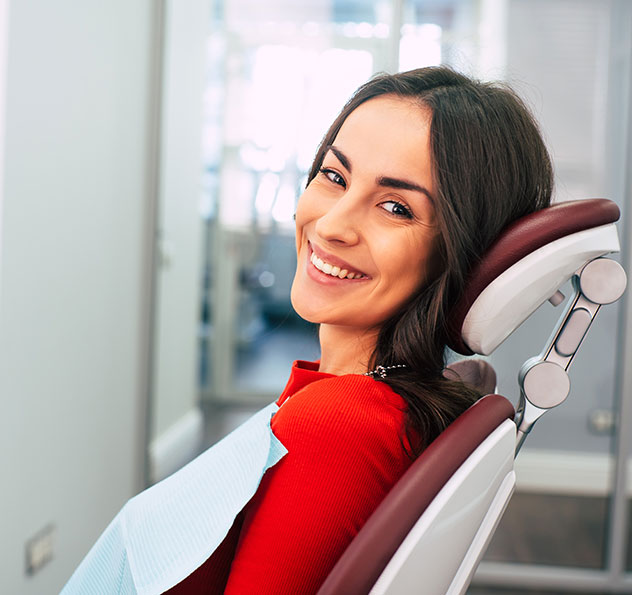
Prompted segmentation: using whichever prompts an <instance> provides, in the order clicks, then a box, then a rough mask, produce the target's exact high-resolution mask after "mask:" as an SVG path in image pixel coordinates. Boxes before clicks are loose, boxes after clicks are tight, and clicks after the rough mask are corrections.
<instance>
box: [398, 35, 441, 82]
mask: <svg viewBox="0 0 632 595" xmlns="http://www.w3.org/2000/svg"><path fill="white" fill-rule="evenodd" d="M439 64H441V27H439V25H432V24H425V25H405V26H404V27H402V38H401V40H400V42H399V70H400V71H401V70H411V69H413V68H420V67H422V66H437V65H439Z"/></svg>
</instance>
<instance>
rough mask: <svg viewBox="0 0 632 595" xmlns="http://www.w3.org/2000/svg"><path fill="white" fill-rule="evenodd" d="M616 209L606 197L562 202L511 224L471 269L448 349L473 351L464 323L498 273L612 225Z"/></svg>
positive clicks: (452, 315) (454, 313)
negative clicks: (575, 237) (581, 233)
mask: <svg viewBox="0 0 632 595" xmlns="http://www.w3.org/2000/svg"><path fill="white" fill-rule="evenodd" d="M619 215H620V212H619V207H618V206H617V205H616V204H615V203H614V202H612V201H611V200H608V199H605V198H592V199H585V200H574V201H568V202H561V203H557V204H555V205H552V206H550V207H547V208H546V209H542V210H540V211H536V212H535V213H530V214H529V215H526V216H525V217H522V218H520V219H518V220H516V221H514V222H513V223H511V224H510V225H509V226H508V227H507V228H506V229H505V230H504V231H503V232H502V233H501V234H500V236H499V237H498V238H497V239H496V241H495V242H494V243H493V244H492V245H491V246H490V248H489V249H488V250H487V252H486V253H485V254H484V255H483V257H482V258H481V260H480V261H479V262H478V263H477V264H476V265H475V266H474V268H473V269H472V271H471V273H470V275H469V281H468V282H467V284H466V287H465V291H464V292H463V295H462V296H461V298H460V300H459V301H458V302H457V303H456V305H455V306H454V308H453V309H452V311H451V313H450V315H449V317H448V320H449V323H450V336H449V339H448V346H449V347H450V348H451V349H453V350H454V351H456V352H458V353H461V354H463V355H472V353H473V352H472V350H471V349H470V348H469V347H468V346H467V345H466V344H465V343H464V342H463V338H462V336H461V330H462V328H463V321H464V320H465V317H466V316H467V313H468V312H469V310H470V308H471V307H472V304H473V303H474V302H475V301H476V298H477V297H478V296H479V295H480V294H481V292H482V291H483V290H484V289H485V288H486V287H487V286H488V285H489V284H490V283H491V282H492V281H493V280H494V279H496V277H498V276H499V275H500V274H501V273H504V272H505V271H506V270H507V269H508V268H509V267H511V266H512V265H514V264H516V263H517V262H518V261H519V260H521V259H522V258H524V257H525V256H527V255H528V254H530V253H531V252H533V251H535V250H537V249H538V248H541V247H542V246H545V245H546V244H549V243H550V242H553V241H555V240H558V239H560V238H563V237H565V236H568V235H571V234H573V233H577V232H579V231H584V230H586V229H591V228H593V227H599V226H601V225H607V224H608V223H614V222H615V221H617V220H618V219H619Z"/></svg>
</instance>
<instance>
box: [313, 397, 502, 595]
mask: <svg viewBox="0 0 632 595" xmlns="http://www.w3.org/2000/svg"><path fill="white" fill-rule="evenodd" d="M513 416H514V409H513V407H512V405H511V403H510V402H509V401H507V399H505V398H504V397H502V396H500V395H487V396H486V397H483V398H482V399H480V400H479V401H478V402H477V403H475V404H474V405H472V407H470V408H469V409H468V410H467V411H465V412H464V413H463V414H462V415H461V416H459V417H458V418H457V419H456V420H455V421H454V422H453V423H452V424H451V425H450V426H449V427H448V428H447V429H446V430H445V431H444V432H443V433H442V434H441V435H440V436H439V437H438V438H437V439H436V440H435V441H434V442H433V443H432V444H431V445H430V446H429V447H428V448H427V449H426V450H425V451H424V452H423V453H422V454H421V456H420V457H419V458H418V459H417V460H416V461H415V462H414V463H413V464H412V465H411V466H410V468H409V469H408V471H407V472H406V473H405V474H404V476H403V477H402V478H401V479H400V480H399V481H398V482H397V483H396V484H395V487H393V489H392V490H391V491H390V492H389V494H388V495H387V496H386V498H385V499H384V500H383V501H382V503H381V504H380V505H379V506H378V508H377V509H376V510H375V512H374V513H373V514H372V515H371V517H370V518H369V520H368V521H367V522H366V524H365V525H364V527H362V529H361V530H360V532H359V533H358V534H357V535H356V537H355V539H354V540H353V541H352V542H351V544H350V545H349V547H348V548H347V549H346V551H345V553H344V554H343V555H342V557H341V558H340V560H338V563H337V564H336V566H335V567H334V569H333V570H332V571H331V573H330V574H329V576H328V577H327V580H326V581H325V582H324V583H323V585H322V587H321V588H320V590H319V591H318V595H364V594H366V593H368V592H369V591H370V590H371V588H372V587H373V585H374V584H375V581H376V580H377V579H378V577H379V576H380V574H381V573H382V571H383V570H384V568H385V567H386V564H387V563H388V561H389V560H390V559H391V558H392V557H393V554H394V553H395V551H396V550H397V548H398V547H399V546H400V544H401V543H402V541H403V540H404V538H405V537H406V535H407V534H408V532H409V531H410V530H411V528H412V527H413V525H414V524H415V523H416V522H417V520H418V519H419V517H420V516H421V515H422V513H423V512H424V510H425V509H426V508H427V507H428V505H429V504H430V502H432V500H433V498H434V497H435V496H436V495H437V494H438V493H439V491H440V490H441V488H442V487H443V486H444V485H445V484H446V482H447V481H448V479H449V478H450V477H451V476H452V475H453V474H454V472H455V471H456V470H457V469H458V468H459V467H460V466H461V465H462V464H463V462H464V461H465V460H466V459H467V458H468V457H469V456H470V455H471V454H472V452H474V450H475V449H476V448H477V447H478V445H479V444H481V442H483V440H485V438H487V436H489V435H490V434H491V433H492V432H493V431H494V430H495V429H496V428H497V427H498V426H499V425H500V424H501V423H502V422H504V421H505V420H506V419H513Z"/></svg>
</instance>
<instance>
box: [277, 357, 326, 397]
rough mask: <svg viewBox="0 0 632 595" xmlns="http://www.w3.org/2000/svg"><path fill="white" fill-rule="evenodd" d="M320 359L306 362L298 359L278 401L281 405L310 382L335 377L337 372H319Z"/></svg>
mask: <svg viewBox="0 0 632 595" xmlns="http://www.w3.org/2000/svg"><path fill="white" fill-rule="evenodd" d="M319 365H320V361H315V362H306V361H303V360H296V361H295V362H294V363H293V364H292V370H291V372H290V379H289V380H288V381H287V384H286V385H285V389H283V392H282V393H281V396H280V397H279V399H278V401H277V405H278V406H279V407H280V406H281V405H283V403H284V402H285V401H286V399H288V398H289V397H291V396H292V395H293V394H294V393H297V392H298V391H299V390H301V389H302V388H305V387H306V386H307V385H308V384H311V383H312V382H315V381H316V380H322V379H323V378H333V377H334V376H335V374H327V373H326V372H319V371H318V367H319Z"/></svg>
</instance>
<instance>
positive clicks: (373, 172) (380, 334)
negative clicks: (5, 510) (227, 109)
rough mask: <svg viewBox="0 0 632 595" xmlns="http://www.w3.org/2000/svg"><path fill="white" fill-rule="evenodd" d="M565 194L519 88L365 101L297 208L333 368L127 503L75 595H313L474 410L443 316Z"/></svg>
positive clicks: (423, 81)
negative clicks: (455, 369)
mask: <svg viewBox="0 0 632 595" xmlns="http://www.w3.org/2000/svg"><path fill="white" fill-rule="evenodd" d="M551 186H552V173H551V164H550V160H549V156H548V154H547V151H546V148H545V147H544V144H543V142H542V140H541V137H540V134H539V132H538V128H537V126H536V124H535V123H534V121H533V119H532V117H531V116H530V114H529V112H528V111H527V109H526V108H525V107H524V105H523V104H522V103H521V102H520V100H519V99H517V97H516V96H515V95H514V94H513V93H512V92H511V91H509V90H507V89H505V88H502V87H500V86H497V85H490V84H486V83H479V82H476V81H472V80H471V79H469V78H467V77H465V76H462V75H460V74H457V73H455V72H453V71H451V70H449V69H447V68H439V67H437V68H425V69H418V70H414V71H410V72H405V73H401V74H397V75H383V76H380V77H377V78H375V79H373V80H372V81H369V82H368V83H366V84H365V85H364V86H363V87H361V88H360V89H359V90H358V91H357V92H356V94H355V95H354V96H353V97H352V98H351V99H350V101H349V102H348V103H347V105H346V106H345V107H344V109H343V110H342V112H341V114H340V115H339V116H338V118H337V119H336V120H335V122H334V123H333V125H332V126H331V128H330V129H329V131H328V132H327V134H326V135H325V137H324V139H323V141H322V143H321V145H320V148H319V149H318V151H317V154H316V157H315V160H314V163H313V166H312V169H311V172H310V175H309V183H308V186H307V188H306V189H305V191H304V193H303V195H302V196H301V198H300V200H299V203H298V208H297V213H296V248H297V253H298V265H297V269H296V275H295V279H294V284H293V286H292V303H293V305H294V307H295V309H296V311H297V312H298V313H299V314H300V315H301V316H302V317H304V318H305V319H307V320H309V321H312V322H314V323H318V324H319V325H320V328H319V338H320V344H321V359H320V360H319V361H318V362H302V361H297V362H295V364H294V366H293V368H292V371H291V376H290V379H289V381H288V384H287V386H286V388H285V390H284V391H283V393H282V395H281V397H280V398H279V400H278V401H277V402H276V404H271V405H270V406H269V407H268V408H266V410H264V411H262V412H261V413H260V414H258V415H257V416H255V417H253V418H252V419H251V420H250V421H248V422H246V424H245V425H244V426H242V428H240V429H238V430H237V431H236V432H235V433H233V434H232V435H231V436H229V437H228V438H227V439H226V440H227V442H226V441H222V442H220V443H219V444H217V445H216V446H215V447H212V448H211V449H209V450H208V451H207V452H206V453H204V454H203V455H202V456H201V457H200V458H199V459H198V460H196V461H194V462H193V463H191V464H190V465H189V466H187V467H185V468H184V469H183V470H181V471H180V472H179V473H177V474H175V475H174V476H172V477H171V478H168V479H167V480H165V481H164V482H162V483H161V484H158V485H156V486H154V487H153V488H151V489H150V490H148V491H146V492H144V493H143V494H140V495H139V496H138V497H137V498H135V499H134V500H133V501H132V502H131V503H129V505H128V506H126V508H124V509H123V511H122V512H121V513H120V514H119V516H118V517H116V519H115V520H114V521H113V522H112V524H111V525H110V527H109V528H108V530H107V531H106V532H105V533H104V535H103V536H102V538H101V539H100V540H99V542H98V543H97V545H96V546H95V548H94V549H93V551H91V553H90V554H89V555H88V557H87V558H86V560H85V561H84V563H83V564H82V565H81V566H80V567H79V569H78V570H77V572H76V573H75V575H73V578H72V579H71V582H70V583H69V584H68V586H67V588H66V590H65V593H83V592H87V591H89V590H90V589H89V588H87V587H86V586H88V587H90V588H92V589H93V591H94V592H112V590H114V592H136V589H137V588H138V591H142V592H145V593H154V592H155V593H159V592H164V591H167V590H168V591H169V592H171V593H221V592H224V593H234V594H241V593H260V594H262V593H263V594H280V593H288V594H294V593H301V594H309V593H315V592H316V591H317V590H318V588H319V586H320V585H321V584H322V583H323V581H324V580H325V578H326V577H327V574H328V572H329V571H330V570H331V569H332V568H333V566H334V564H335V563H336V561H337V560H338V558H339V557H340V556H341V554H342V553H343V552H344V550H345V548H346V547H347V545H348V544H349V543H350V542H351V540H352V539H353V537H354V536H355V535H356V534H357V532H358V531H359V530H360V528H361V527H362V526H363V524H364V523H365V522H366V520H367V519H368V517H369V516H370V515H371V513H372V512H373V510H375V508H376V507H377V505H378V504H379V503H380V501H381V500H382V499H383V498H384V496H385V495H386V494H387V493H388V491H389V490H390V489H391V487H392V486H393V485H394V484H395V482H396V481H397V480H398V478H399V477H401V475H402V474H403V473H404V471H405V470H406V469H407V468H408V466H409V465H410V463H411V461H412V459H413V458H414V457H415V455H417V454H418V453H419V452H420V451H421V450H422V449H423V448H424V447H425V446H426V445H427V444H428V443H430V442H431V441H432V440H433V439H434V438H435V437H436V436H437V435H438V434H439V433H440V432H441V431H442V430H443V429H444V428H445V427H446V426H447V425H448V424H449V423H450V422H451V421H452V420H454V419H455V418H456V417H457V416H458V415H459V414H460V413H461V412H462V411H463V410H464V409H466V408H467V407H468V406H469V405H470V404H472V403H473V402H474V401H475V400H476V398H477V397H478V396H480V395H479V394H478V393H477V392H476V391H475V390H474V389H473V388H472V387H469V386H466V385H464V384H463V383H460V382H456V381H454V380H448V379H446V378H445V377H444V376H443V369H444V365H445V362H444V350H445V345H446V340H447V335H448V321H447V317H446V312H447V311H448V309H449V308H450V306H451V305H452V304H453V303H454V302H455V301H456V300H457V298H458V297H459V296H460V293H461V291H462V290H463V286H464V281H465V278H466V275H467V272H468V270H469V269H470V267H471V266H472V265H473V264H474V263H475V262H476V260H477V259H478V258H479V256H480V255H481V254H482V252H483V251H484V250H485V249H486V248H487V247H488V246H489V245H490V244H491V242H492V241H493V240H494V238H495V237H496V236H497V235H498V233H499V232H500V231H501V230H502V229H503V228H504V227H505V226H506V225H507V224H509V223H510V222H511V221H513V220H514V219H516V218H518V217H520V216H522V215H525V214H527V213H529V212H532V211H534V210H536V209H539V208H542V207H545V206H547V205H548V203H549V201H550V196H551ZM108 581H109V582H108ZM139 585H140V587H142V588H140V587H139ZM126 589H127V590H126Z"/></svg>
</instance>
